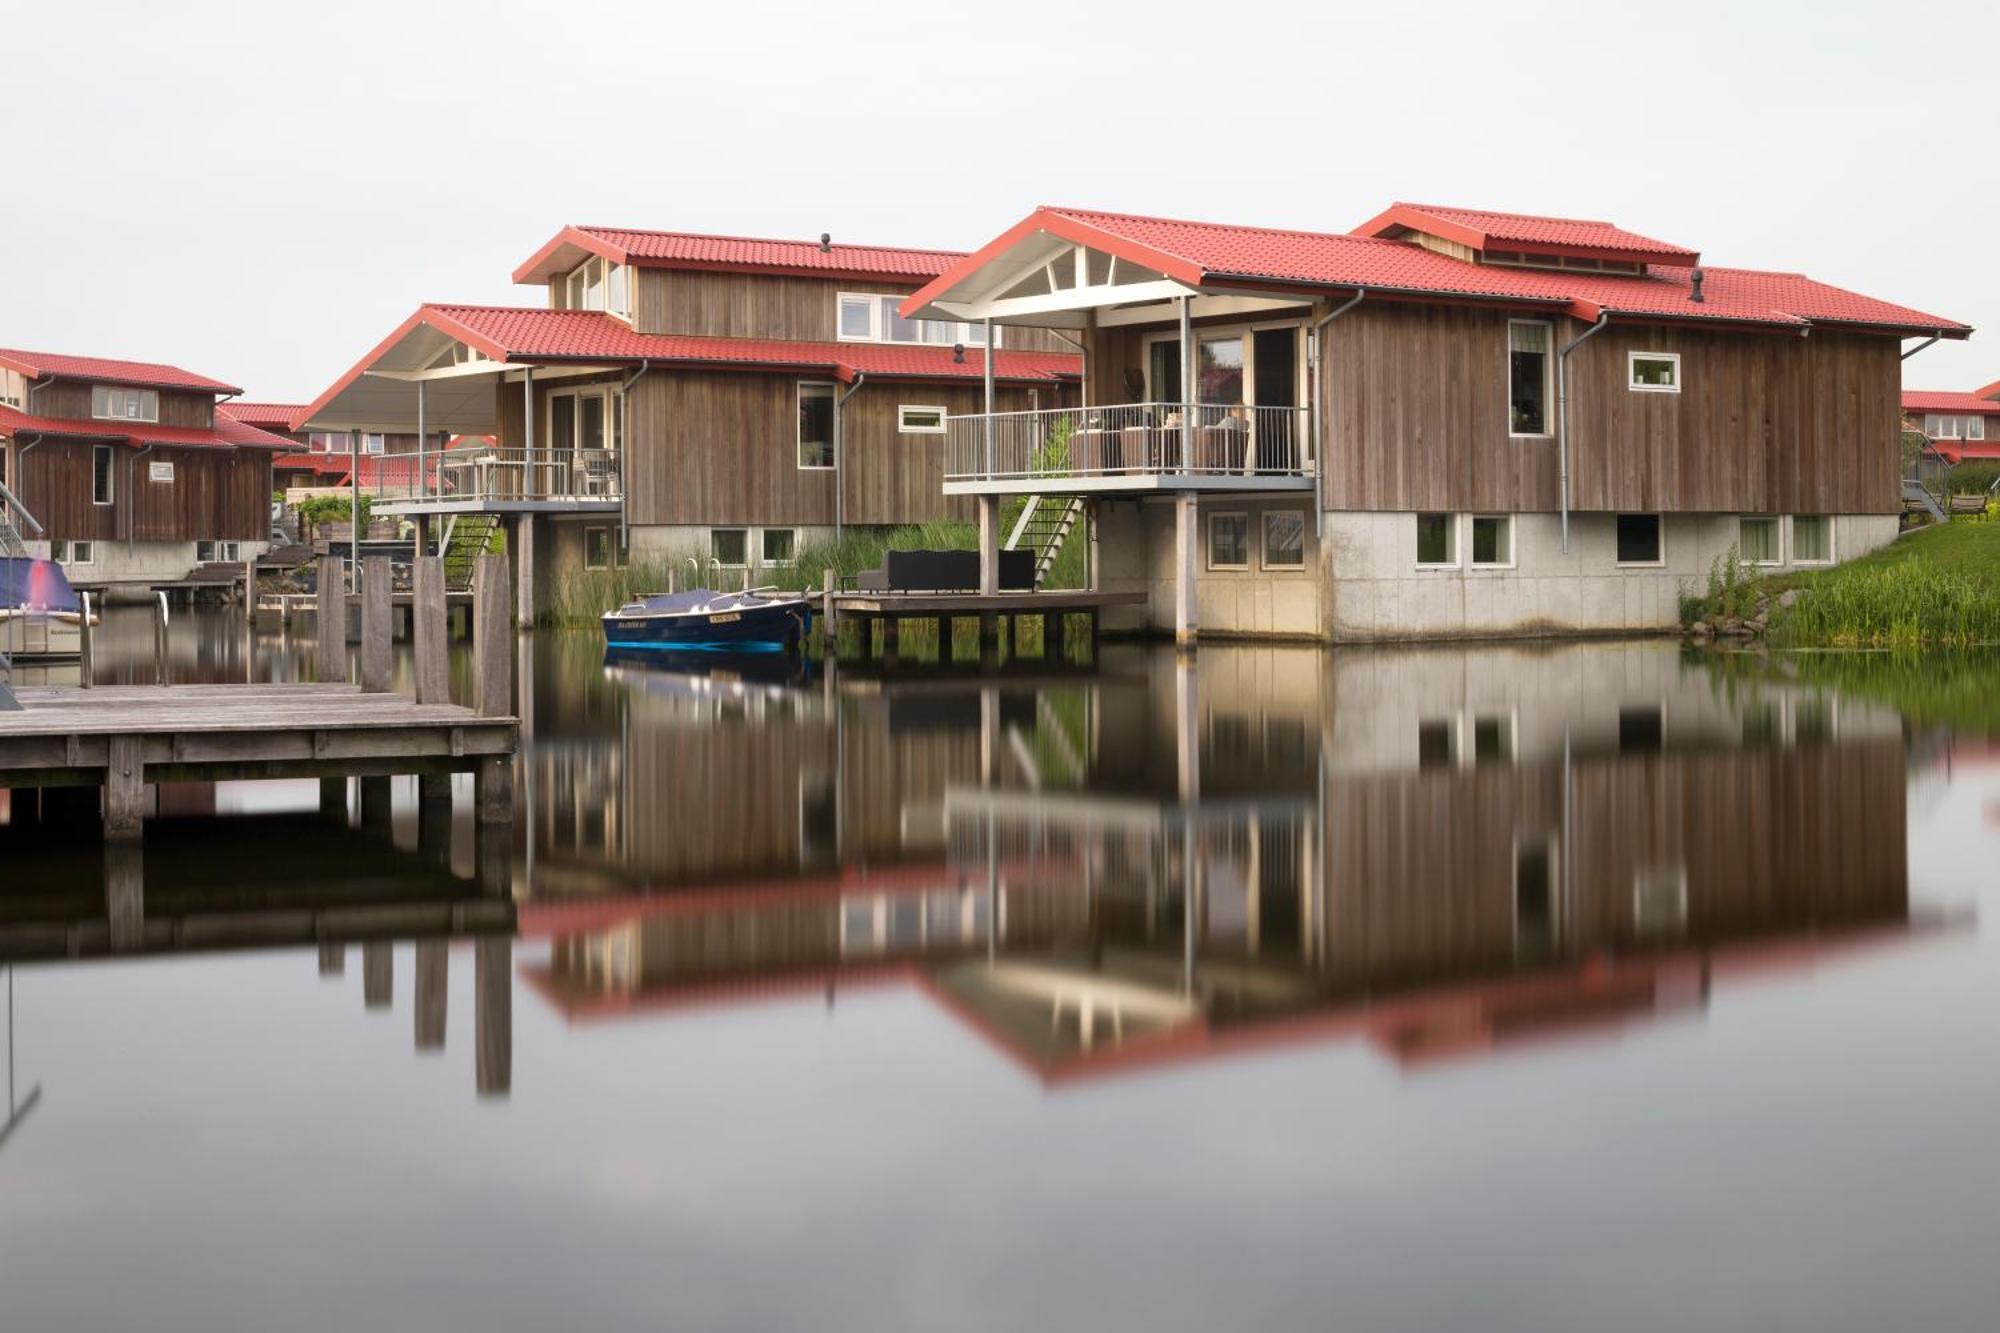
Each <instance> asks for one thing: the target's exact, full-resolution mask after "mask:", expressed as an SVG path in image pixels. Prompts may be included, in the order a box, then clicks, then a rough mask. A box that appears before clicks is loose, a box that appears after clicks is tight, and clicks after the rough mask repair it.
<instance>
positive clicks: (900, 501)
mask: <svg viewBox="0 0 2000 1333" xmlns="http://www.w3.org/2000/svg"><path fill="white" fill-rule="evenodd" d="M812 382H815V381H812V380H809V379H801V378H797V377H794V376H790V375H773V374H759V373H755V372H715V371H659V370H656V371H654V372H653V373H652V374H650V375H648V376H646V377H645V378H644V379H642V380H640V381H639V382H638V383H637V384H636V385H635V386H634V387H633V389H632V392H631V393H630V395H628V401H627V403H626V454H627V462H626V468H625V473H626V495H627V512H628V517H629V519H630V521H631V522H633V523H642V524H643V523H671V524H693V525H699V526H735V525H767V524H768V525H783V526H819V527H831V526H832V525H833V523H834V521H835V505H834V474H833V472H832V470H831V469H819V470H814V469H805V468H801V467H799V465H798V398H797V394H798V386H799V385H800V384H802V383H812ZM818 382H826V381H818ZM980 393H981V391H980V389H979V388H977V387H976V386H969V385H939V384H934V383H913V382H909V381H901V380H895V381H890V380H877V381H873V382H870V383H867V384H864V385H863V386H862V388H861V389H860V391H859V392H858V393H856V394H855V396H854V397H853V398H852V399H850V400H849V401H848V404H847V408H846V413H845V420H844V421H843V423H842V425H843V448H844V451H845V453H846V466H845V467H844V468H843V469H842V481H843V485H844V488H845V492H846V496H845V499H846V512H845V514H844V515H842V517H843V518H844V520H845V521H846V522H849V523H857V524H894V523H916V522H922V521H924V520H927V519H936V518H943V517H947V516H969V514H970V512H971V511H970V508H969V505H968V502H966V501H963V500H950V501H948V500H946V498H945V497H944V495H943V452H944V437H943V436H940V435H902V434H899V433H898V432H897V429H896V423H897V411H896V409H897V407H898V406H899V405H901V404H903V403H909V404H913V405H917V404H922V405H926V406H942V407H944V408H945V409H946V410H947V411H954V412H969V411H976V410H977V409H978V405H979V402H980ZM1039 393H1040V395H1041V397H1040V402H1041V404H1042V405H1043V406H1055V405H1056V402H1057V394H1058V393H1059V389H1058V388H1057V387H1056V386H1054V385H1050V386H1047V387H1045V388H1043V389H1041V390H1039ZM1000 402H1001V406H1002V408H1003V410H1014V409H1016V408H1025V407H1027V406H1028V405H1029V391H1028V390H1027V389H1024V388H1012V389H1002V390H1001V391H1000ZM516 416H518V408H517V409H516Z"/></svg>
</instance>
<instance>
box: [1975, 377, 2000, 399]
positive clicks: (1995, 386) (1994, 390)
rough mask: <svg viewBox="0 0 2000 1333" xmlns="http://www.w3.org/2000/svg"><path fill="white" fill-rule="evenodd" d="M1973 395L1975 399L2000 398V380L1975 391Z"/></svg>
mask: <svg viewBox="0 0 2000 1333" xmlns="http://www.w3.org/2000/svg"><path fill="white" fill-rule="evenodd" d="M1972 394H1973V397H1975V398H2000V380H1994V381H1993V382H1992V383H1991V384H1989V385H1986V386H1985V387H1984V388H1980V389H1974V390H1973V391H1972Z"/></svg>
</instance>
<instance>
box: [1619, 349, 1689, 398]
mask: <svg viewBox="0 0 2000 1333" xmlns="http://www.w3.org/2000/svg"><path fill="white" fill-rule="evenodd" d="M1625 371H1626V380H1627V383H1628V385H1629V387H1630V388H1631V389H1632V391H1633V392H1634V393H1679V392H1680V391H1681V354H1680V353H1679V352H1628V353H1627V354H1626V357H1625Z"/></svg>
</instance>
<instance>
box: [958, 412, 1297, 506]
mask: <svg viewBox="0 0 2000 1333" xmlns="http://www.w3.org/2000/svg"><path fill="white" fill-rule="evenodd" d="M1306 411H1307V410H1306V409H1305V408H1303V407H1250V406H1244V405H1240V404H1229V403H1120V404H1115V405H1099V406H1096V407H1059V408H1043V409H1041V410H1039V411H1032V412H995V413H992V414H990V415H988V414H983V413H980V414H974V415H971V416H955V417H949V418H947V419H946V421H945V464H944V475H945V480H946V481H947V482H954V481H956V482H1009V481H1019V482H1023V483H1034V482H1042V481H1048V482H1055V483H1059V482H1061V481H1064V480H1089V479H1093V478H1102V479H1107V480H1109V479H1114V478H1149V477H1157V478H1160V479H1161V480H1162V481H1163V482H1164V481H1170V480H1171V479H1172V478H1174V477H1190V478H1201V479H1204V480H1205V481H1207V482H1210V483H1215V482H1227V481H1230V480H1232V479H1239V478H1240V479H1241V480H1242V483H1243V485H1244V486H1245V487H1246V488H1249V487H1254V486H1255V485H1256V484H1257V483H1258V481H1259V479H1270V478H1304V477H1311V476H1312V475H1313V474H1314V470H1315V463H1314V460H1313V457H1312V441H1311V435H1310V431H1309V429H1308V418H1307V415H1306Z"/></svg>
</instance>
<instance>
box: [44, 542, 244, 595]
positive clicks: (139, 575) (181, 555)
mask: <svg viewBox="0 0 2000 1333" xmlns="http://www.w3.org/2000/svg"><path fill="white" fill-rule="evenodd" d="M236 547H237V553H238V557H239V558H240V559H243V560H249V559H252V558H254V557H256V556H260V555H262V554H263V553H264V552H265V551H266V550H267V549H269V547H270V543H269V542H250V541H243V542H238V543H237V544H236ZM33 549H34V550H35V551H36V553H37V554H39V555H42V556H47V555H48V554H49V543H47V542H39V543H36V544H35V546H34V548H33ZM200 563H201V562H200V561H199V560H197V559H195V544H194V543H193V542H133V543H131V544H130V545H129V546H128V545H127V544H126V543H125V542H123V541H100V542H94V543H92V549H91V558H90V559H89V560H88V561H83V562H79V561H76V560H65V561H63V562H62V567H63V573H64V574H65V575H66V576H67V577H68V578H69V581H70V584H71V585H72V586H74V587H78V588H102V587H109V586H114V585H131V586H135V587H145V586H150V585H152V584H156V583H178V582H180V581H181V580H182V579H185V578H186V577H187V576H188V575H189V574H191V573H193V572H194V571H195V569H196V568H197V567H199V565H200Z"/></svg>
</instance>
